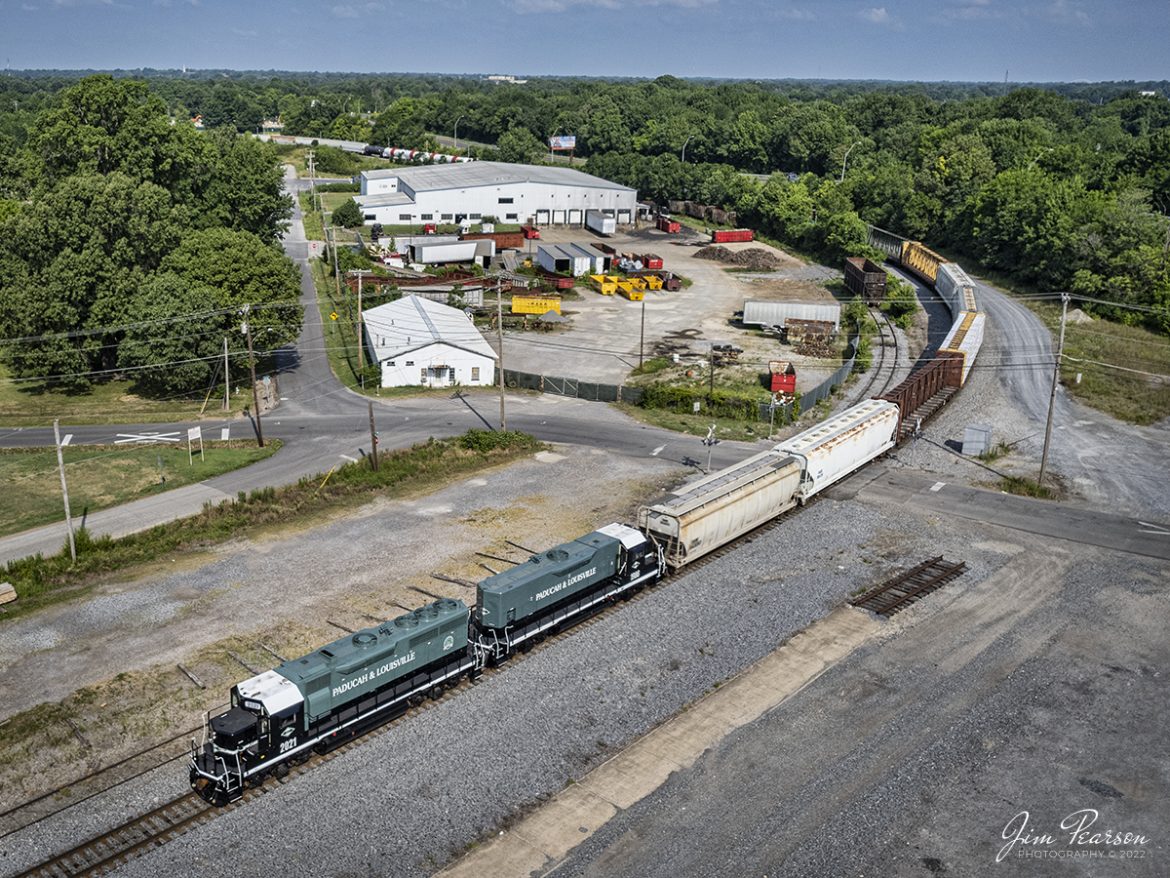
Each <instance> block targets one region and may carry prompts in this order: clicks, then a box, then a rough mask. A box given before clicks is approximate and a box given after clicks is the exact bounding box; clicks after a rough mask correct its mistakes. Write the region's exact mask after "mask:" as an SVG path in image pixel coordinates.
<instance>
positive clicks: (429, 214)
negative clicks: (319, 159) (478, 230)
mask: <svg viewBox="0 0 1170 878" xmlns="http://www.w3.org/2000/svg"><path fill="white" fill-rule="evenodd" d="M354 200H355V201H357V203H358V205H359V206H360V207H361V209H362V214H363V216H364V217H365V220H366V222H367V223H381V224H382V225H392V226H396V225H421V224H422V223H432V222H433V223H458V222H461V221H463V220H469V221H471V222H473V223H476V222H479V221H480V220H482V219H483V217H485V216H493V217H495V218H496V220H497V221H499V222H501V223H535V224H536V225H538V226H547V225H553V226H563V225H568V226H583V225H584V224H585V211H587V210H599V211H601V212H602V213H603V214H605V215H606V216H612V217H614V219H615V220H616V221H617V222H618V224H619V225H629V224H630V223H632V222H633V221H634V216H635V210H636V209H637V192H636V191H635V190H633V189H631V188H629V187H628V186H619V185H618V184H617V183H611V182H609V181H608V180H603V179H601V178H600V177H594V176H592V175H590V174H586V173H584V172H582V171H578V170H576V169H574V168H556V167H544V166H543V165H513V164H509V163H507V162H467V163H466V164H457V165H428V166H424V167H417V168H387V169H384V170H377V171H362V174H361V194H360V195H358V196H357V197H356V198H355V199H354Z"/></svg>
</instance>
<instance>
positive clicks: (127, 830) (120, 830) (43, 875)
mask: <svg viewBox="0 0 1170 878" xmlns="http://www.w3.org/2000/svg"><path fill="white" fill-rule="evenodd" d="M212 811H214V809H213V807H212V806H211V805H209V804H207V802H205V801H203V799H201V798H199V796H198V795H196V794H195V793H193V792H192V793H188V794H187V795H185V796H180V797H179V798H177V799H175V800H174V801H171V802H168V803H167V804H165V805H162V806H161V807H158V808H155V809H154V810H153V811H149V812H147V813H146V814H143V815H142V816H141V817H135V818H134V819H133V820H128V821H127V822H126V823H123V824H122V825H121V826H117V827H115V828H113V829H111V830H110V831H109V832H106V833H104V834H102V835H100V836H98V837H97V838H93V839H90V840H89V841H87V842H84V843H83V844H80V845H78V846H77V847H75V848H73V849H72V850H69V851H66V852H65V853H63V854H58V855H57V856H55V857H53V858H52V859H51V860H48V861H46V862H44V863H42V864H41V865H39V866H35V867H34V868H32V869H30V870H29V871H27V872H22V873H21V874H20V875H18V876H17V878H34V876H35V878H65V876H68V878H78V876H88V875H100V874H104V873H105V872H107V871H109V870H110V869H114V868H116V867H117V866H120V865H122V864H124V863H126V862H128V861H129V860H132V859H134V858H135V857H137V856H140V855H141V854H143V853H145V852H146V851H148V850H150V849H151V848H153V847H157V846H159V845H162V844H165V843H166V842H168V841H170V840H171V839H172V838H174V837H175V836H178V835H182V834H183V833H184V832H186V831H187V830H188V829H189V828H190V827H191V826H193V825H195V824H197V823H200V822H202V821H203V820H205V819H207V818H208V817H209V816H210V814H209V812H212Z"/></svg>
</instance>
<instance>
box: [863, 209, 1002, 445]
mask: <svg viewBox="0 0 1170 878" xmlns="http://www.w3.org/2000/svg"><path fill="white" fill-rule="evenodd" d="M869 243H870V245H871V246H873V247H876V248H877V249H878V250H881V251H882V252H883V253H885V254H886V257H887V259H888V260H889V261H890V262H893V263H895V264H897V265H900V266H902V267H903V268H905V269H907V270H908V271H910V272H912V273H913V274H915V275H917V276H918V277H919V278H921V279H922V280H924V281H926V282H927V283H928V284H930V285H931V286H932V287H933V288H934V290H935V292H936V293H937V294H938V296H939V298H941V299H942V300H943V302H945V303H946V306H947V308H948V309H950V312H951V319H952V323H951V328H950V330H949V331H948V332H947V335H946V338H944V339H943V341H942V344H940V345H939V347H938V351H937V352H936V354H935V356H934V358H933V359H931V360H928V361H926V362H925V363H924V364H922V366H921V367H920V368H918V369H916V370H915V371H913V372H911V374H910V376H909V377H908V378H907V379H906V380H905V381H903V382H902V383H901V384H900V385H898V386H897V387H895V388H894V389H893V390H891V391H889V392H888V393H886V394H885V396H884V398H885V399H888V400H891V401H892V402H895V403H897V404H898V407H899V410H900V411H901V413H902V418H903V420H902V422H901V423H900V424H899V428H898V430H899V440H901V439H904V438H905V437H907V436H909V435H911V434H912V433H913V432H914V431H915V429H916V427H917V425H916V424H914V423H911V422H910V421H909V420H908V419H909V418H911V416H912V415H913V413H914V412H915V411H917V410H918V408H919V406H921V405H923V404H925V403H927V402H928V401H929V400H931V399H934V398H939V397H942V398H945V397H946V395H947V394H948V393H953V392H955V391H957V390H958V389H959V388H961V387H962V386H963V385H964V384H965V383H966V382H967V378H968V376H969V375H970V374H971V368H972V366H974V365H975V358H976V357H977V356H978V354H979V348H980V347H981V346H982V344H983V333H984V329H985V325H986V322H987V315H986V314H985V313H984V312H983V311H981V310H980V309H979V303H978V301H977V299H976V297H975V284H974V282H973V281H972V280H971V278H970V277H968V276H967V273H966V272H965V271H963V269H962V268H960V267H959V265H958V264H956V263H954V262H947V261H946V260H945V259H944V258H943V257H942V256H940V255H939V254H938V253H935V252H934V251H933V250H931V249H930V248H929V247H927V246H926V245H925V244H922V243H921V242H919V241H910V240H907V239H906V238H903V237H901V236H899V235H895V234H893V233H892V232H887V231H886V230H884V229H879V228H877V227H875V226H870V227H869ZM876 267H877V266H874V264H873V263H871V262H869V261H868V260H865V261H864V264H862V265H860V266H859V265H856V264H854V265H852V266H851V265H850V264H848V263H847V264H846V268H845V278H846V283H847V284H849V283H850V282H851V281H852V284H853V285H854V286H850V289H854V288H855V286H856V285H858V284H859V283H860V284H861V285H863V286H864V284H865V280H866V276H867V275H868V273H869V270H870V269H871V268H876ZM861 294H864V293H861Z"/></svg>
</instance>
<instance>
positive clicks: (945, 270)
mask: <svg viewBox="0 0 1170 878" xmlns="http://www.w3.org/2000/svg"><path fill="white" fill-rule="evenodd" d="M934 291H935V292H936V293H938V295H939V298H941V299H942V300H943V301H944V302H946V303H947V307H948V308H950V309H951V319H952V320H957V319H958V317H959V314H960V313H962V312H963V311H978V310H979V308H978V306H977V305H976V303H975V282H974V281H973V280H971V278H970V277H968V276H967V272H965V271H963V269H962V268H960V267H959V266H958V265H956V264H955V263H954V262H944V263H943V264H942V265H940V266H939V267H938V276H937V277H936V278H935V280H934Z"/></svg>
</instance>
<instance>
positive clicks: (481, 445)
mask: <svg viewBox="0 0 1170 878" xmlns="http://www.w3.org/2000/svg"><path fill="white" fill-rule="evenodd" d="M543 447H544V446H543V444H542V443H540V442H538V441H537V440H535V439H534V438H532V437H531V436H529V435H527V434H525V433H516V432H507V433H502V432H488V431H484V430H469V431H468V432H467V433H465V434H464V435H463V436H459V437H456V438H453V439H441V440H436V439H430V440H428V441H427V442H425V443H421V444H419V445H415V446H413V447H412V448H408V449H403V450H400V451H392V452H388V453H383V454H381V455H379V460H380V467H379V469H378V471H377V472H374V471H373V470H372V468H371V467H370V465H369V463H367V462H365V461H363V462H360V463H348V464H345V465H344V466H337V467H334V468H333V469H332V470H330V471H329V473H327V474H325V475H321V474H318V475H316V476H311V477H306V478H303V479H301V480H300V481H299V482H297V483H296V484H294V485H288V486H285V487H283V488H263V489H260V490H256V491H253V492H252V493H251V494H248V495H245V494H244V492H242V491H241V492H240V496H239V497H238V499H237V500H236V501H235V502H233V501H230V500H226V501H224V502H223V503H220V504H219V505H216V506H213V505H211V504H210V503H208V504H207V505H205V506H204V508H203V511H202V512H200V513H199V514H198V515H194V516H190V517H188V518H184V519H179V520H177V521H172V522H167V523H165V524H160V525H157V526H156V527H153V528H151V529H150V530H146V531H141V532H139V533H135V534H130V535H128V536H125V537H121V538H119V539H111V538H109V537H103V538H101V539H98V540H93V539H90V538H89V537H88V535H87V534H86V533H85V532H84V531H82V532H79V534H78V540H77V545H78V548H77V562H76V563H72V562H71V561H70V557H69V551H68V549H63V550H62V552H60V553H58V554H57V555H53V556H51V557H48V558H43V557H41V556H39V555H38V556H35V557H33V558H25V559H23V560H19V561H12V562H9V564H8V565H7V568H6V569H5V570H3V575H4V578H5V579H6V580H8V581H10V582H11V583H12V584H13V586H15V588H16V592H17V596H18V598H19V600H18V601H17V602H16V603H15V604H10V605H8V606H7V607H6V608H5V612H4V614H3V616H2V617H0V618H3V619H12V618H15V617H17V616H20V615H24V614H26V613H30V612H33V611H35V610H37V609H39V608H41V607H44V606H47V605H50V604H53V603H57V602H60V601H62V600H67V599H69V598H71V597H75V596H79V595H83V594H85V592H86V591H87V590H88V589H89V588H90V587H92V586H93V585H94V584H95V583H96V582H98V581H99V579H100V577H101V576H103V575H105V574H109V573H111V572H113V571H119V572H121V573H122V575H128V574H126V573H125V571H126V570H127V569H128V568H135V567H141V566H142V565H148V564H152V563H155V562H157V561H159V560H160V559H162V558H164V557H165V558H166V559H167V560H169V561H170V560H174V559H176V558H177V557H180V556H183V555H190V554H194V553H198V552H200V551H203V550H205V549H206V548H207V547H209V546H213V545H217V544H219V543H223V542H227V541H229V540H236V539H240V538H246V537H255V536H257V535H259V534H261V533H263V532H264V531H265V530H268V529H272V528H287V527H289V526H294V527H295V526H298V525H307V524H309V523H311V522H312V521H314V520H315V519H316V518H317V517H319V516H320V515H321V514H322V513H327V512H336V511H341V510H345V509H350V508H353V507H355V506H358V505H360V504H362V503H366V502H368V501H369V500H372V499H374V498H386V497H396V496H401V495H403V494H406V493H410V492H418V491H426V490H432V489H434V488H436V487H438V486H440V485H443V484H447V483H449V482H450V481H452V480H454V479H457V478H466V477H467V476H468V475H470V474H472V473H475V472H479V471H481V470H483V469H486V468H488V467H492V466H496V465H498V464H502V463H509V462H511V461H514V460H518V459H520V458H522V457H526V456H528V455H530V454H532V453H533V452H535V451H538V450H539V449H541V448H543Z"/></svg>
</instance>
